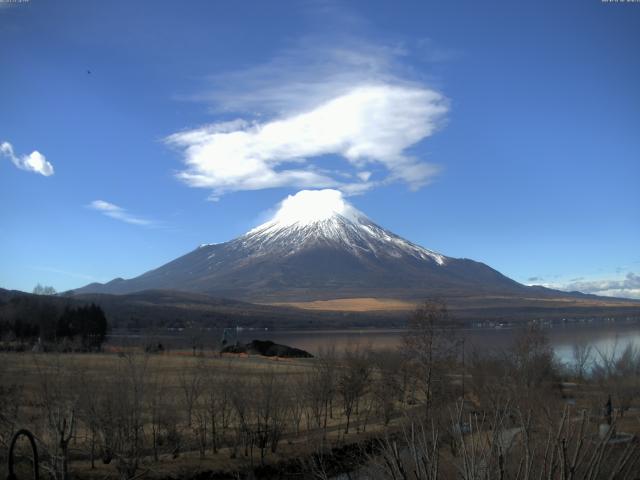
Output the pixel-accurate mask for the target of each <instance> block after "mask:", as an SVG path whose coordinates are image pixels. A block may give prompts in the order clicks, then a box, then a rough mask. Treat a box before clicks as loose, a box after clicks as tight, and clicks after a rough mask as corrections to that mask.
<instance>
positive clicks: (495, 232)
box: [0, 0, 640, 298]
mask: <svg viewBox="0 0 640 480" xmlns="http://www.w3.org/2000/svg"><path fill="white" fill-rule="evenodd" d="M639 45H640V4H639V3H631V2H630V3H602V2H600V1H599V0H579V1H578V0H576V1H548V2H513V1H504V2H503V1H496V2H491V1H488V2H481V3H479V2H477V1H466V2H465V1H449V2H431V1H420V2H417V1H416V2H375V1H366V2H365V1H362V2H355V1H354V2H329V1H303V2H299V1H296V2H293V1H292V2H285V1H282V2H257V1H256V2H242V1H239V2H205V1H202V2H197V1H186V2H175V1H174V2H131V1H126V2H120V1H114V2H98V1H65V2H53V1H41V0H31V1H27V2H21V3H7V2H4V3H3V2H2V1H1V0H0V62H1V63H0V65H1V68H0V143H2V147H0V204H1V205H2V207H1V209H0V286H1V287H3V288H14V289H21V290H31V289H32V288H33V286H34V285H35V284H36V283H38V282H40V283H43V284H48V285H53V286H54V287H55V288H56V289H58V290H66V289H70V288H74V287H78V286H81V285H84V284H86V283H88V282H91V281H106V280H110V279H112V278H114V277H119V276H121V277H125V278H126V277H132V276H135V275H138V274H140V273H142V272H144V271H146V270H149V269H151V268H154V267H156V266H159V265H160V264H162V263H164V262H166V261H168V260H171V259H173V258H175V257H177V256H179V255H181V254H184V253H186V252H188V251H190V250H192V249H193V248H195V247H196V246H197V245H198V244H200V243H211V242H221V241H225V240H228V239H231V238H233V237H236V236H237V235H239V234H241V233H244V232H245V231H247V230H248V229H250V228H251V227H253V226H255V225H256V224H257V223H259V222H260V221H261V220H264V217H265V215H266V213H265V212H267V211H269V209H271V208H272V207H273V206H274V205H275V204H277V203H278V202H279V201H280V200H282V199H283V198H284V197H286V196H287V195H289V194H292V193H295V192H296V191H298V190H300V189H303V188H323V187H330V188H336V189H339V190H342V191H344V192H345V193H346V194H348V195H350V198H349V200H350V201H351V203H353V204H354V205H355V206H356V207H357V208H359V209H360V210H362V211H364V212H365V213H367V214H368V215H369V216H370V217H371V218H372V219H374V220H375V221H377V222H378V223H379V224H381V225H382V226H384V227H386V228H388V229H390V230H392V231H394V232H395V233H398V234H400V235H402V236H404V237H406V238H408V239H410V240H412V241H414V242H416V243H419V244H421V245H423V246H425V247H428V248H430V249H433V250H436V251H439V252H442V253H444V254H445V255H449V256H456V257H467V258H473V259H475V260H479V261H483V262H485V263H487V264H489V265H491V266H492V267H494V268H496V269H498V270H500V271H501V272H503V273H505V274H506V275H509V276H511V277H513V278H515V279H516V280H518V281H521V282H524V283H537V284H546V285H553V286H557V287H565V288H579V289H581V290H583V291H590V292H595V293H609V294H616V295H627V296H635V297H638V298H640V277H639V276H638V275H640V248H638V246H639V245H640V241H639V239H640V188H639V184H640V89H639V88H638V86H639V85H640V55H639V54H638V46H639ZM89 72H90V73H89ZM34 152H35V153H34Z"/></svg>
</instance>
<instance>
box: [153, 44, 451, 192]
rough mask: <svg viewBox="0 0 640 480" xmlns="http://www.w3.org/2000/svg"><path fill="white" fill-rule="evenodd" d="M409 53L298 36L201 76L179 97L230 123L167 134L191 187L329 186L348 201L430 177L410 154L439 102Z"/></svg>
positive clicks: (443, 102) (427, 166)
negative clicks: (248, 61) (203, 85)
mask: <svg viewBox="0 0 640 480" xmlns="http://www.w3.org/2000/svg"><path fill="white" fill-rule="evenodd" d="M408 55H409V52H408V51H407V50H406V49H404V48H400V47H397V46H394V47H388V46H384V45H376V44H372V43H367V42H363V41H361V40H360V39H354V38H348V37H345V38H341V39H340V42H339V44H336V43H335V40H327V39H326V38H318V37H307V38H303V39H300V40H299V41H298V42H296V43H294V44H293V45H292V46H291V47H290V48H287V49H284V50H283V51H281V52H280V53H279V54H277V55H275V56H274V57H273V58H271V59H270V60H268V61H266V62H264V63H262V64H259V65H253V66H250V67H248V68H245V69H242V70H239V71H235V72H225V73H217V74H215V75H212V76H210V77H208V78H207V80H206V81H207V88H208V91H205V92H201V93H199V94H197V95H191V96H186V97H185V96H183V97H181V98H182V99H183V100H184V99H187V100H195V101H198V102H205V103H207V104H208V105H209V106H210V109H211V112H212V113H214V114H217V115H221V114H223V115H224V117H225V118H227V119H228V118H233V117H230V115H235V116H236V118H237V119H236V120H233V121H231V122H229V121H225V122H216V123H213V124H210V125H204V126H201V127H199V128H194V129H190V130H186V131H182V132H177V133H174V134H173V135H170V136H168V137H167V138H166V139H165V141H166V142H167V143H168V144H169V145H171V146H173V147H175V148H176V149H177V150H178V151H179V152H180V154H181V156H182V159H183V162H184V165H185V168H184V169H182V171H179V172H178V173H177V177H178V178H179V179H180V180H182V181H183V182H185V183H186V184H187V185H189V186H191V187H200V188H207V189H210V190H211V191H212V193H211V195H210V197H209V199H210V200H217V199H219V197H220V196H221V195H224V194H225V193H228V192H233V191H241V190H260V189H267V188H274V187H291V188H302V189H304V188H316V189H319V188H333V189H338V190H340V191H342V192H343V193H345V194H347V195H356V194H361V193H364V192H366V191H367V190H370V189H371V188H374V187H377V186H381V185H385V184H388V183H390V182H404V183H405V184H407V185H408V186H409V188H411V189H418V188H420V187H422V186H423V185H426V184H427V183H429V182H430V181H431V179H432V178H433V177H434V176H435V175H436V174H437V173H438V172H439V171H440V168H439V167H438V166H437V165H434V164H432V163H427V162H426V161H425V160H424V158H420V157H419V156H418V154H417V153H416V152H410V150H409V149H410V148H412V147H414V146H415V145H416V144H418V143H419V142H421V141H422V140H424V139H425V138H428V137H430V136H431V135H433V134H434V132H435V131H436V130H437V129H439V128H440V127H441V126H442V125H443V123H444V119H445V115H446V113H447V111H448V100H447V99H446V98H445V97H444V96H443V95H442V94H441V93H439V92H437V91H435V90H433V89H431V88H429V87H427V86H425V85H424V79H423V78H418V79H416V78H414V77H415V71H414V70H413V69H412V68H409V67H407V66H406V58H407V56H408Z"/></svg>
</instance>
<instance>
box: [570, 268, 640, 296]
mask: <svg viewBox="0 0 640 480" xmlns="http://www.w3.org/2000/svg"><path fill="white" fill-rule="evenodd" d="M560 288H562V290H567V291H579V292H583V293H592V294H594V295H604V296H607V297H626V298H638V299H640V275H637V274H635V273H633V272H629V273H627V274H626V276H624V277H623V278H618V279H601V280H579V281H575V282H569V283H567V284H564V285H561V286H560Z"/></svg>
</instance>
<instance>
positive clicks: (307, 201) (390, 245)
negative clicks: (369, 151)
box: [238, 189, 447, 265]
mask: <svg viewBox="0 0 640 480" xmlns="http://www.w3.org/2000/svg"><path fill="white" fill-rule="evenodd" d="M238 240H239V241H240V242H241V245H242V248H243V249H248V250H250V251H252V252H253V255H257V256H260V255H261V253H262V252H270V253H273V252H274V251H279V252H282V254H283V255H291V254H293V253H295V252H297V251H300V250H301V249H304V248H306V247H308V246H310V245H318V244H320V245H324V246H333V247H339V248H340V249H346V250H348V251H351V252H352V253H353V254H355V255H358V256H364V255H372V256H375V257H380V256H385V257H395V258H401V257H413V258H419V259H422V260H430V261H434V262H435V263H437V264H438V265H443V264H444V263H445V262H446V258H447V257H445V256H444V255H441V254H439V253H436V252H433V251H431V250H428V249H426V248H423V247H420V246H418V245H415V244H413V243H411V242H409V241H407V240H405V239H403V238H401V237H399V236H397V235H395V234H393V233H391V232H389V231H387V230H385V229H383V228H382V227H380V226H378V225H376V224H375V223H374V222H373V221H371V220H370V219H369V218H368V217H367V216H366V215H365V214H364V213H362V212H360V211H359V210H358V209H356V208H355V207H354V206H353V205H351V204H350V203H349V202H347V201H346V200H345V198H344V196H343V194H342V192H340V191H338V190H332V189H325V190H302V191H300V192H298V193H296V194H295V195H290V196H288V197H287V198H286V199H285V200H283V201H282V202H281V203H280V206H279V208H278V210H277V211H276V213H275V215H274V216H273V218H272V219H271V220H269V221H268V222H266V223H263V224H262V225H259V226H258V227H256V228H254V229H252V230H250V231H249V232H247V233H246V234H245V235H243V236H242V237H240V239H238ZM253 255H252V256H253Z"/></svg>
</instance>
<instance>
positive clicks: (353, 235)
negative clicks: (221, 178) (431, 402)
mask: <svg viewBox="0 0 640 480" xmlns="http://www.w3.org/2000/svg"><path fill="white" fill-rule="evenodd" d="M150 289H169V290H181V291H188V292H198V293H206V294H210V295H216V296H221V297H228V298H236V299H242V300H250V301H252V302H286V301H309V300H325V299H336V298H354V297H380V298H401V299H422V298H426V297H434V296H438V297H444V298H461V297H469V296H473V297H478V296H484V295H491V296H496V295H501V296H527V295H532V294H534V293H535V296H536V297H543V298H548V297H556V296H561V295H563V296H566V294H565V293H561V292H556V291H553V290H546V289H537V290H535V289H533V288H532V287H526V286H524V285H521V284H519V283H517V282H515V281H513V280H511V279H510V278H508V277H506V276H504V275H502V274H501V273H499V272H497V271H496V270H494V269H492V268H491V267H489V266H487V265H485V264H483V263H479V262H475V261H473V260H468V259H457V258H451V257H447V256H444V255H442V254H439V253H437V252H434V251H431V250H428V249H426V248H423V247H421V246H418V245H416V244H413V243H411V242H409V241H408V240H405V239H403V238H401V237H399V236H397V235H395V234H394V233H392V232H389V231H388V230H385V229H384V228H382V227H380V226H379V225H377V224H375V223H374V222H373V221H371V220H370V219H369V218H368V217H367V216H366V215H364V214H363V213H362V212H360V211H358V210H356V209H355V208H354V207H353V206H351V205H350V204H349V203H347V202H346V201H345V200H344V199H343V198H342V195H341V194H340V192H337V191H335V190H321V191H302V192H299V193H297V194H296V195H294V196H290V197H288V198H287V199H286V200H284V201H283V202H282V204H281V206H280V209H279V210H278V212H277V213H276V214H275V216H274V218H273V219H272V220H270V221H269V222H267V223H265V224H263V225H260V226H258V227H256V228H254V229H253V230H251V231H249V232H247V233H246V234H245V235H242V236H241V237H238V238H236V239H234V240H231V241H229V242H225V243H221V244H208V245H202V246H200V247H199V248H197V249H196V250H194V251H192V252H190V253H188V254H186V255H184V256H182V257H179V258H177V259H176V260H173V261H172V262H169V263H167V264H165V265H163V266H161V267H159V268H157V269H155V270H151V271H149V272H147V273H144V274H142V275H140V276H139V277H135V278H133V279H130V280H123V279H116V280H113V281H111V282H109V283H106V284H90V285H87V286H86V287H83V288H81V289H78V290H76V293H112V294H123V293H132V292H137V291H142V290H150Z"/></svg>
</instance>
